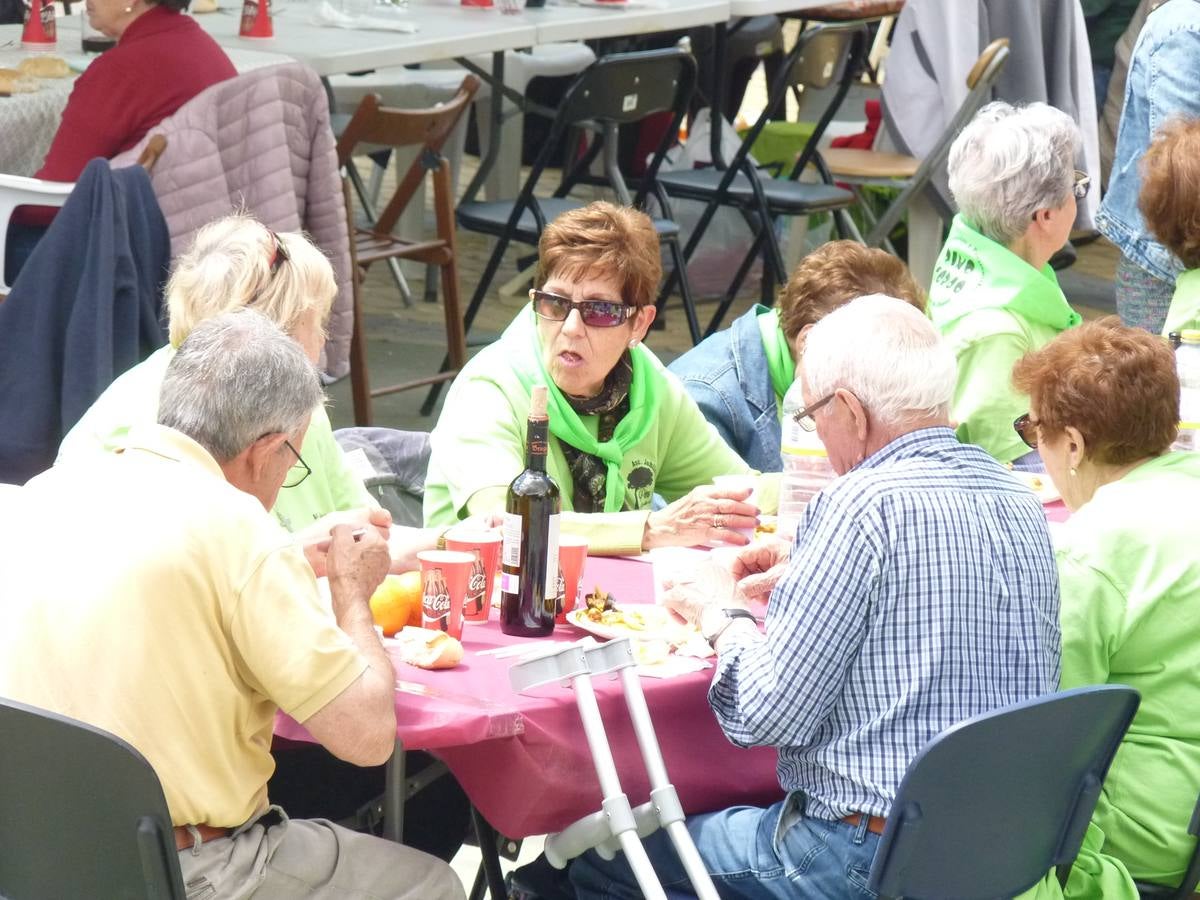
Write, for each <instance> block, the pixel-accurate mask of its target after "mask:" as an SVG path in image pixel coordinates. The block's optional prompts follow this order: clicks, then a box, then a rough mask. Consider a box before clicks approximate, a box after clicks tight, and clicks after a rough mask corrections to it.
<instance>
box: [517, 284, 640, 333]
mask: <svg viewBox="0 0 1200 900" xmlns="http://www.w3.org/2000/svg"><path fill="white" fill-rule="evenodd" d="M529 298H530V299H531V300H532V301H533V311H534V312H535V313H537V314H538V316H540V317H541V318H543V319H549V320H550V321H551V322H565V321H566V320H567V316H569V315H571V310H573V309H577V310H579V318H580V319H582V320H583V324H584V325H587V326H588V327H590V328H615V327H616V326H618V325H620V324H621V323H623V322H624V321H625V320H626V319H628V318H629V317H630V316H631V315H633V313H634V312H636V311H637V307H636V306H627V305H625V304H624V303H617V302H614V301H612V300H584V301H583V302H581V303H576V302H575V301H574V300H570V299H568V298H566V297H560V296H558V294H551V293H550V292H549V291H539V290H537V289H536V288H535V289H533V290H531V291H530V292H529Z"/></svg>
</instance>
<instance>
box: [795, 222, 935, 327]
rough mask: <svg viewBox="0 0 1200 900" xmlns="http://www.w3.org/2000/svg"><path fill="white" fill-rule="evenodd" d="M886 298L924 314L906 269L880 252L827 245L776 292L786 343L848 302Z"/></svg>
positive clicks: (844, 243) (846, 244)
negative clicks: (904, 303)
mask: <svg viewBox="0 0 1200 900" xmlns="http://www.w3.org/2000/svg"><path fill="white" fill-rule="evenodd" d="M869 294H887V295H888V296H889V297H896V298H898V299H900V300H904V301H906V302H908V303H911V304H912V305H913V306H915V307H916V308H917V309H919V310H921V312H924V311H925V293H924V291H922V290H921V288H920V287H918V286H917V282H916V281H915V280H913V277H912V275H911V274H910V273H909V271H908V267H907V266H906V265H904V263H903V262H901V261H900V260H899V259H897V258H896V257H894V256H892V255H891V254H890V253H885V252H884V251H883V250H878V249H873V248H871V247H864V246H863V245H862V244H859V243H857V242H855V241H829V242H828V243H826V244H822V245H821V246H820V247H818V248H817V249H815V250H814V251H813V252H812V253H810V254H808V256H806V257H804V259H802V260H801V261H800V265H799V266H797V267H796V271H795V272H793V273H792V277H791V278H789V279H788V283H787V284H786V285H784V287H783V290H782V291H780V293H779V324H780V326H781V327H782V328H783V333H784V335H785V336H786V337H787V339H788V341H789V342H791V341H794V340H795V339H796V335H798V334H799V333H800V331H801V330H802V329H803V328H804V326H805V325H815V324H816V323H817V322H819V321H820V320H821V319H823V318H824V317H825V316H827V315H829V313H831V312H833V311H834V310H835V309H837V308H838V307H841V306H845V305H846V304H847V303H849V302H850V301H851V300H855V299H857V298H859V297H865V296H867V295H869Z"/></svg>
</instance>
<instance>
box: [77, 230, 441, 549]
mask: <svg viewBox="0 0 1200 900" xmlns="http://www.w3.org/2000/svg"><path fill="white" fill-rule="evenodd" d="M336 293H337V286H336V285H335V283H334V279H333V269H332V267H331V266H330V264H329V260H327V259H326V258H325V256H324V254H322V253H321V251H320V250H318V249H317V248H316V247H314V246H313V245H312V243H310V242H309V241H308V239H307V238H305V237H304V235H302V234H290V233H284V234H276V233H275V232H274V231H271V230H270V229H268V228H267V227H266V226H264V225H262V224H261V223H260V222H258V221H257V220H255V219H253V218H251V217H250V216H248V215H241V214H239V215H232V216H227V217H225V218H222V219H218V220H216V221H215V222H212V223H210V224H208V225H206V226H204V227H203V228H201V229H200V230H199V231H198V232H197V233H196V236H195V239H194V240H193V241H192V244H191V246H190V247H189V248H188V250H187V251H186V252H185V253H184V254H183V255H182V256H180V257H179V259H178V260H177V261H176V263H175V266H174V269H173V270H172V272H171V277H170V280H169V281H168V282H167V291H166V295H167V296H166V302H167V312H168V316H169V344H168V345H167V346H166V347H163V348H162V349H160V350H158V351H156V352H155V353H154V354H153V355H151V356H150V357H149V358H148V359H147V360H146V361H145V362H143V363H141V364H139V365H137V366H134V367H133V368H132V369H130V370H129V371H128V372H126V373H124V374H123V375H122V376H121V377H120V378H118V379H117V380H116V381H114V382H113V383H112V384H111V385H110V386H109V387H108V389H107V390H106V391H105V392H104V393H103V394H101V395H100V397H99V398H98V399H97V400H96V402H95V403H94V404H93V405H92V407H91V409H89V410H88V411H87V412H86V413H85V414H84V416H83V418H81V419H80V420H79V422H77V423H76V425H75V427H74V428H72V429H71V431H70V432H69V433H68V434H67V436H66V437H65V438H63V441H62V444H61V446H60V447H59V452H58V459H57V461H56V465H63V464H68V463H70V461H71V459H72V458H73V457H75V456H76V455H78V454H82V453H88V452H96V451H103V450H112V449H114V448H116V447H117V446H119V445H120V444H121V442H122V439H123V438H124V436H125V434H126V433H127V432H128V431H129V429H130V428H131V427H132V426H134V425H138V424H141V423H143V422H153V421H154V420H155V416H156V413H157V411H158V390H159V386H160V385H161V384H162V378H163V374H164V373H165V372H166V369H167V363H169V362H170V361H171V358H172V357H173V356H174V354H175V350H176V348H177V347H178V346H179V345H180V344H181V343H183V340H184V338H186V337H187V336H188V334H190V333H191V330H192V329H193V328H194V327H195V326H196V325H197V324H198V323H200V322H203V321H204V320H206V319H209V318H211V317H213V316H216V315H219V314H221V313H223V312H228V311H229V310H232V309H238V308H240V307H243V306H248V307H251V308H253V309H255V310H257V311H258V312H261V313H262V314H263V315H265V316H266V317H267V318H269V319H271V321H273V322H275V324H277V325H278V326H279V327H280V328H281V329H283V331H284V332H285V333H287V334H288V335H290V336H291V337H292V338H293V339H295V340H296V342H297V343H299V344H300V346H301V347H303V348H304V352H305V353H306V354H307V355H308V358H309V359H310V360H312V362H313V363H314V365H315V364H316V362H317V359H318V358H319V356H320V353H321V347H322V345H323V344H324V342H325V331H324V323H325V319H326V318H327V317H328V315H329V310H330V308H331V306H332V304H333V299H334V295H335V294H336ZM298 449H299V455H300V459H299V460H298V461H297V462H296V465H295V466H294V467H293V469H292V471H291V472H290V473H289V474H288V478H287V480H286V481H285V482H284V488H285V490H281V491H280V492H279V498H278V499H277V500H276V502H275V507H274V508H273V510H272V512H273V513H274V514H275V517H276V518H277V519H278V520H279V522H280V524H281V525H283V527H284V528H286V529H287V530H289V531H293V532H301V533H303V534H302V538H301V539H302V541H303V542H304V543H306V544H309V543H311V542H314V541H318V540H320V539H321V538H323V537H325V536H327V534H328V530H329V527H330V526H331V524H332V523H333V522H334V521H335V520H337V521H344V520H346V519H347V516H346V515H345V514H346V513H348V512H350V511H354V513H353V514H352V515H350V516H349V518H350V519H351V520H353V521H361V522H362V523H363V524H366V523H367V521H370V522H371V523H372V524H375V525H376V526H377V527H380V528H381V529H386V528H387V527H388V525H390V522H391V517H390V516H389V515H388V514H387V513H386V511H384V510H380V509H378V507H377V504H376V503H375V502H374V500H373V499H372V498H371V496H370V494H368V493H367V491H366V488H364V487H363V483H362V480H361V479H360V478H359V477H358V476H356V475H355V474H354V473H353V472H352V471H350V469H349V467H348V466H347V465H346V461H345V458H344V456H343V454H342V451H341V448H339V447H338V445H337V441H335V440H334V438H333V426H332V425H331V424H330V422H329V416H328V414H327V413H326V412H325V407H324V405H322V406H319V407H318V408H317V409H315V410H313V416H312V423H311V424H310V425H309V428H308V433H307V434H306V435H305V438H304V444H303V446H301V447H300V448H298ZM338 513H341V514H343V515H340V516H339V515H335V516H332V517H331V518H326V517H327V516H330V515H331V514H338ZM322 520H323V521H322ZM413 538H414V543H415V545H416V546H415V547H414V548H413V550H412V552H413V553H415V552H416V550H420V549H426V547H427V546H430V547H431V546H433V544H434V543H435V542H436V536H432V535H424V534H423V533H416V534H414V535H413ZM405 556H406V557H407V554H405ZM310 557H311V558H313V561H314V562H316V563H317V565H318V567H319V564H320V563H319V558H317V557H313V556H312V555H311V554H310ZM397 565H398V567H399V568H400V569H404V568H415V567H416V562H415V559H408V558H404V559H400V560H398V563H397Z"/></svg>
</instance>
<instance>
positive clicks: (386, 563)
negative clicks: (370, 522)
mask: <svg viewBox="0 0 1200 900" xmlns="http://www.w3.org/2000/svg"><path fill="white" fill-rule="evenodd" d="M325 563H326V568H327V571H328V574H329V593H330V595H331V596H332V597H333V614H334V617H335V618H336V619H337V621H338V624H339V625H341V626H342V627H343V628H345V627H346V623H347V622H348V621H353V620H354V619H355V617H358V616H362V615H365V616H366V618H367V621H368V622H369V621H371V609H370V606H369V603H368V601H369V600H370V599H371V594H372V593H374V591H375V588H377V587H379V583H380V582H381V581H383V577H384V576H385V575H386V574H387V573H388V568H389V567H390V566H391V564H392V557H391V554H390V553H388V546H387V542H386V541H384V539H383V538H382V537H380V536H379V532H378V531H376V530H375V529H373V528H368V529H367V530H366V531H365V532H363V534H362V535H361V536H356V535H355V529H354V528H353V527H352V526H350V525H337V526H335V527H334V529H333V532H332V535H331V537H330V541H329V550H328V552H327V553H326V554H325Z"/></svg>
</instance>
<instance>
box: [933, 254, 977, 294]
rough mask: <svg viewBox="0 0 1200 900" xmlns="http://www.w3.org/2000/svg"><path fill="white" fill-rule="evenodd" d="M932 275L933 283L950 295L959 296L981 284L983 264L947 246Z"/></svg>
mask: <svg viewBox="0 0 1200 900" xmlns="http://www.w3.org/2000/svg"><path fill="white" fill-rule="evenodd" d="M939 263H940V264H939V265H938V267H937V268H936V269H935V270H934V273H933V282H934V284H936V285H937V286H938V287H940V288H942V289H944V290H946V291H949V292H950V293H951V294H961V293H962V292H963V291H966V290H973V289H975V288H978V287H979V286H980V285H981V284H983V278H984V271H983V263H982V261H980V260H979V259H977V258H976V257H974V256H972V255H970V254H968V253H963V252H962V251H960V250H957V249H955V248H954V247H950V246H947V247H946V252H945V253H944V254H943V256H942V258H941V260H939Z"/></svg>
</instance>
